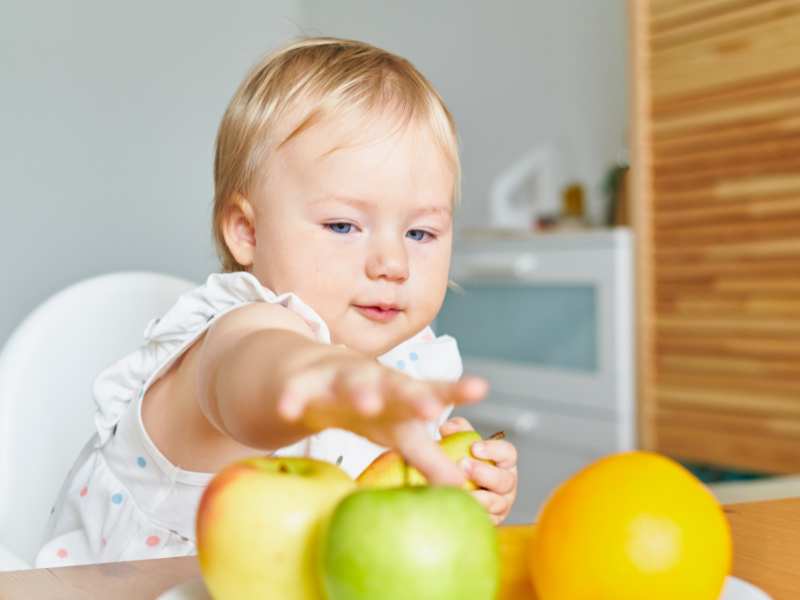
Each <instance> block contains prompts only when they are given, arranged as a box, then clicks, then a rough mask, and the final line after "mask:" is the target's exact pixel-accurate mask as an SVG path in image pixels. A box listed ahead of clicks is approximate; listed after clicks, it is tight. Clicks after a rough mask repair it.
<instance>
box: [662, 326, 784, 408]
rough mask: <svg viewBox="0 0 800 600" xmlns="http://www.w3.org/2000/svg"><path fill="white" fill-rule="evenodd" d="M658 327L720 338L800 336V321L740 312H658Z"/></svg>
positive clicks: (668, 331) (666, 331)
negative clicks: (725, 314) (720, 314)
mask: <svg viewBox="0 0 800 600" xmlns="http://www.w3.org/2000/svg"><path fill="white" fill-rule="evenodd" d="M656 331H657V332H658V333H659V334H663V335H665V336H669V335H675V336H680V335H687V334H688V335H703V336H708V337H718V338H719V339H728V338H740V337H741V338H747V337H749V336H756V337H759V336H760V337H774V338H787V337H788V338H793V339H795V340H797V339H800V321H794V320H790V319H782V318H769V319H768V318H763V317H762V318H758V317H743V316H740V315H736V316H729V317H709V316H706V317H694V318H692V317H684V316H664V315H658V316H657V317H656ZM798 398H800V393H798ZM798 404H800V402H798Z"/></svg>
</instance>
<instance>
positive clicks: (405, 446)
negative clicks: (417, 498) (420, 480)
mask: <svg viewBox="0 0 800 600" xmlns="http://www.w3.org/2000/svg"><path fill="white" fill-rule="evenodd" d="M395 434H396V436H397V442H396V448H397V450H398V451H399V452H400V454H402V455H403V456H404V457H405V459H406V461H407V462H408V464H410V465H411V466H412V467H416V468H417V470H419V472H420V473H422V474H423V475H424V476H425V478H426V479H427V480H428V482H429V483H430V484H431V485H454V486H461V485H463V484H464V482H465V481H466V478H465V476H464V472H463V471H462V470H461V469H460V468H459V467H458V466H457V465H456V464H455V463H454V462H453V461H451V460H450V459H449V458H448V456H447V455H446V454H445V453H444V452H443V451H442V449H441V448H439V445H438V444H437V443H436V442H434V441H433V440H432V439H431V437H430V434H429V433H428V430H427V428H426V427H425V426H424V424H421V423H418V422H414V421H408V422H406V423H404V424H402V425H400V426H398V428H397V430H396V431H395Z"/></svg>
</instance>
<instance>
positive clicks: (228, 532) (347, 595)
mask: <svg viewBox="0 0 800 600" xmlns="http://www.w3.org/2000/svg"><path fill="white" fill-rule="evenodd" d="M478 439H479V437H478V435H477V434H475V433H474V432H461V433H457V434H454V435H453V436H448V437H446V438H445V439H444V440H442V441H441V442H440V443H441V444H442V447H443V449H444V450H445V452H446V453H447V454H448V455H449V456H450V458H451V459H453V460H456V461H457V460H458V459H460V458H461V457H463V456H465V455H466V454H467V453H468V452H469V448H470V446H471V444H472V443H473V442H475V441H477V440H478ZM531 476H535V473H534V474H531ZM197 542H198V550H199V560H200V567H201V571H202V573H203V578H204V580H205V582H206V586H207V587H208V589H209V591H210V592H211V594H212V596H213V597H214V598H215V599H217V600H228V599H237V600H247V599H249V598H260V599H266V600H270V599H273V598H275V599H278V598H280V599H281V600H322V599H325V600H366V599H379V600H396V599H401V598H403V599H413V600H428V599H430V600H433V599H437V600H449V599H451V598H452V599H456V598H457V599H459V600H471V599H475V600H495V599H496V600H528V599H530V600H534V599H538V600H642V599H646V600H667V599H670V600H672V599H675V598H681V599H691V600H717V599H718V598H719V595H720V592H721V589H722V586H723V583H724V579H725V576H726V575H727V574H728V573H729V571H730V567H731V552H732V551H731V536H730V529H729V526H728V522H727V520H726V518H725V516H724V514H723V512H722V509H721V508H720V506H719V504H718V503H717V501H716V500H715V499H714V497H713V496H712V495H711V494H710V492H709V491H708V490H707V489H706V488H705V487H704V486H703V485H702V484H701V483H700V482H699V481H698V480H697V479H695V478H694V476H692V475H691V474H690V473H689V472H688V471H687V470H685V469H684V468H683V467H681V466H680V465H679V464H678V463H676V462H674V461H672V460H670V459H668V458H665V457H663V456H660V455H657V454H653V453H649V452H626V453H620V454H615V455H611V456H608V457H605V458H603V459H600V460H598V461H597V462H595V463H593V464H592V465H589V466H588V467H586V468H585V469H583V470H582V471H580V472H579V473H577V474H576V475H575V476H573V477H572V478H570V479H569V480H567V481H566V482H564V483H563V484H562V485H561V486H560V487H559V488H557V489H556V490H555V491H554V492H553V494H552V495H551V496H550V498H549V499H548V501H547V502H546V503H545V505H544V507H543V508H542V511H541V512H540V514H539V518H538V519H537V523H536V524H535V525H526V526H523V525H517V526H503V527H500V528H494V527H493V526H492V524H491V521H490V520H489V518H488V516H487V515H486V513H485V511H484V510H483V508H482V507H481V506H480V504H478V502H477V501H476V500H474V499H473V498H472V496H471V495H470V494H469V493H468V491H466V490H459V489H456V488H448V487H434V486H428V485H426V484H425V481H424V479H423V478H422V477H421V475H419V473H416V472H415V471H413V470H412V469H410V468H409V467H408V466H407V465H405V463H404V462H403V461H402V460H401V459H400V457H398V456H397V455H396V454H394V453H386V454H384V455H382V456H381V457H379V458H378V459H377V460H376V461H375V462H374V463H373V464H372V465H370V467H369V468H368V469H367V470H366V471H365V472H364V473H363V474H362V476H361V477H360V478H359V480H358V481H357V482H354V481H353V480H352V479H350V478H349V477H348V476H347V475H346V474H345V473H344V472H343V471H342V470H340V469H339V468H338V467H336V466H334V465H331V464H328V463H324V462H320V461H315V460H312V459H302V458H254V459H250V460H246V461H242V462H239V463H236V464H234V465H231V466H229V467H228V468H226V469H224V470H223V471H222V472H220V473H219V474H218V475H217V476H216V477H215V478H214V479H213V480H212V482H211V484H210V485H209V487H208V489H207V490H206V492H205V494H204V496H203V499H202V501H201V504H200V508H199V511H198V519H197Z"/></svg>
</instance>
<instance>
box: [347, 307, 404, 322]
mask: <svg viewBox="0 0 800 600" xmlns="http://www.w3.org/2000/svg"><path fill="white" fill-rule="evenodd" d="M353 307H354V308H355V309H356V310H357V311H358V312H360V313H361V314H362V315H363V316H365V317H366V318H367V319H369V320H370V321H376V322H378V323H388V322H389V321H391V320H392V319H394V318H395V317H396V316H397V315H399V314H400V313H401V312H403V310H402V309H400V308H398V307H397V306H395V305H392V304H372V305H365V304H354V305H353Z"/></svg>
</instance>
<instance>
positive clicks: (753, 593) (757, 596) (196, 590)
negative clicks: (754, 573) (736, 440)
mask: <svg viewBox="0 0 800 600" xmlns="http://www.w3.org/2000/svg"><path fill="white" fill-rule="evenodd" d="M156 600H211V596H209V594H208V592H207V591H206V586H204V585H203V580H202V579H192V580H191V581H187V582H186V583H181V584H180V585H176V586H175V587H173V588H170V589H168V590H167V591H166V592H164V593H163V594H161V595H160V596H159V597H158V598H157V599H156ZM719 600H771V598H770V597H769V596H767V595H766V594H765V593H764V592H762V591H761V590H760V589H758V588H757V587H756V586H754V585H751V584H749V583H747V582H746V581H742V580H741V579H739V578H738V577H728V579H727V580H726V581H725V587H724V588H723V589H722V596H721V597H720V599H719Z"/></svg>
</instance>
